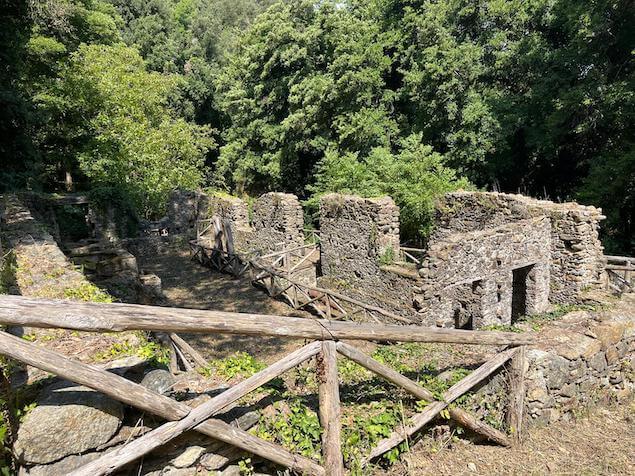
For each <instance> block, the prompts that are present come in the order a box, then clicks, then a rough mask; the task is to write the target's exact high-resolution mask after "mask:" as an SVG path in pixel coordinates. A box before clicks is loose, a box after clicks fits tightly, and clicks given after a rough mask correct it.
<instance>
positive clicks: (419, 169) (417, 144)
mask: <svg viewBox="0 0 635 476" xmlns="http://www.w3.org/2000/svg"><path fill="white" fill-rule="evenodd" d="M469 187H470V184H469V183H468V182H467V180H465V179H461V178H458V177H457V175H456V173H455V172H454V171H453V170H452V169H450V168H449V167H447V166H446V165H445V164H444V159H443V157H442V156H441V155H440V154H439V153H437V152H434V151H433V149H432V147H430V146H426V145H423V144H422V143H421V136H420V135H416V134H415V135H411V136H409V137H407V138H405V139H404V140H403V141H402V142H401V146H400V147H399V150H398V152H396V153H393V152H391V150H390V149H388V148H386V147H375V148H374V149H372V150H371V151H370V153H369V154H368V156H367V157H365V158H363V159H361V160H360V157H359V154H355V153H347V154H345V155H343V156H340V155H338V154H337V153H335V152H334V151H328V152H327V153H326V155H325V157H324V159H323V160H322V161H321V162H320V165H319V167H318V171H317V173H316V181H315V184H313V185H311V186H310V187H309V188H310V190H311V191H312V192H314V195H313V196H312V198H311V199H310V200H309V204H310V205H311V206H313V207H316V205H317V202H318V200H319V196H320V195H321V194H323V193H326V192H339V193H352V194H356V195H361V196H363V197H377V196H381V195H389V196H391V197H392V198H393V199H394V200H395V203H397V205H399V207H400V222H401V234H402V238H405V239H412V240H416V241H418V242H422V241H425V239H426V238H427V237H428V235H429V234H430V231H431V229H432V225H433V218H434V216H433V215H434V207H435V201H436V199H437V198H438V197H439V196H440V195H442V194H444V193H446V192H450V191H454V190H457V189H459V188H469Z"/></svg>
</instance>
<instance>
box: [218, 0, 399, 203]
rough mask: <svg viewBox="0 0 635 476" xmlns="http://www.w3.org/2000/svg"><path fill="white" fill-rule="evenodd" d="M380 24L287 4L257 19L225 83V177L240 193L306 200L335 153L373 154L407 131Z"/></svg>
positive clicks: (328, 7) (221, 98)
mask: <svg viewBox="0 0 635 476" xmlns="http://www.w3.org/2000/svg"><path fill="white" fill-rule="evenodd" d="M379 35H380V32H379V30H378V29H377V27H376V25H374V24H373V23H371V22H367V21H364V20H362V19H360V18H358V17H356V16H354V15H352V14H351V12H350V11H349V10H348V9H347V8H340V7H338V4H331V3H329V2H322V3H320V4H318V5H316V4H315V3H314V2H298V3H295V4H293V5H284V4H278V5H275V6H273V7H271V8H270V9H269V10H267V11H266V12H265V13H264V14H262V15H261V16H260V17H258V19H257V21H256V22H255V23H254V25H253V27H252V28H251V29H250V30H249V31H248V32H247V33H246V34H245V36H244V37H243V38H242V40H241V44H240V48H239V49H238V51H237V53H236V54H235V55H234V56H233V57H232V58H231V59H230V60H229V61H228V63H227V65H226V66H225V67H224V68H223V70H222V71H221V73H220V74H219V77H218V83H217V90H216V92H217V94H218V104H219V107H220V109H221V110H222V111H224V112H225V113H226V114H227V116H228V118H229V125H228V127H227V128H226V130H225V132H224V136H223V139H224V141H225V145H224V146H223V147H222V149H221V153H220V158H219V160H218V162H217V164H216V178H217V180H218V181H219V182H220V183H221V184H224V185H225V186H227V187H229V188H232V189H234V190H236V191H238V192H239V193H242V192H250V193H259V192H262V191H265V190H271V189H276V188H284V189H286V190H290V191H294V192H296V193H300V194H303V193H304V187H305V186H306V185H307V184H308V183H309V182H310V181H311V176H312V173H313V169H314V167H315V165H316V164H317V163H318V162H319V161H320V160H321V158H322V157H323V156H324V154H325V152H326V151H327V150H329V149H334V150H338V151H339V152H341V153H346V152H354V153H358V154H359V155H360V156H362V157H363V156H365V155H367V154H368V153H369V152H370V150H372V149H373V148H374V147H377V146H386V147H389V146H390V145H391V140H392V138H393V137H394V136H397V135H398V134H397V132H398V128H397V124H396V122H395V121H394V119H393V118H391V117H390V107H391V100H392V95H391V94H390V93H389V91H386V90H385V89H384V79H383V76H384V75H385V74H387V73H388V71H389V68H390V59H389V58H388V57H386V56H385V55H384V51H383V45H382V43H381V41H378V40H379Z"/></svg>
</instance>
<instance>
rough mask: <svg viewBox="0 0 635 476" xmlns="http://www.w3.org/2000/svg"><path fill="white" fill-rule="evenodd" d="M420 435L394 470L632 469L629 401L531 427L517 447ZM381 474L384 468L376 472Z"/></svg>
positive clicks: (634, 407) (634, 428)
mask: <svg viewBox="0 0 635 476" xmlns="http://www.w3.org/2000/svg"><path fill="white" fill-rule="evenodd" d="M424 441H425V440H422V442H421V443H420V444H419V445H417V446H415V447H414V448H413V449H412V453H411V455H410V456H406V457H404V458H403V460H402V462H401V463H398V464H397V465H395V466H393V467H392V468H391V469H390V471H389V472H388V474H390V475H393V476H397V475H404V476H405V475H408V476H410V475H413V476H414V475H417V476H419V475H448V476H449V475H452V476H455V475H543V474H550V475H571V476H573V475H576V476H577V475H589V476H594V475H633V474H635V403H634V402H633V401H631V402H630V403H624V404H621V405H619V406H612V407H609V408H596V409H594V410H593V411H591V412H588V413H587V414H584V415H582V416H580V417H579V418H578V419H577V420H576V421H573V422H559V423H556V424H552V425H549V426H548V427H542V428H533V429H532V430H531V431H530V432H529V433H528V437H527V439H526V441H525V442H524V444H523V445H522V446H520V447H518V448H502V447H499V446H489V445H476V444H472V443H469V442H466V441H465V440H458V441H457V442H455V443H451V444H449V445H447V446H444V444H445V443H447V442H445V443H444V442H437V445H436V446H435V445H430V444H429V443H428V444H427V445H426V444H425V443H424ZM376 474H377V475H379V474H386V473H385V472H381V473H376Z"/></svg>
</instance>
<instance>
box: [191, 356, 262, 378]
mask: <svg viewBox="0 0 635 476" xmlns="http://www.w3.org/2000/svg"><path fill="white" fill-rule="evenodd" d="M265 367H266V365H265V364H264V363H262V362H259V361H258V360H256V359H255V358H254V357H253V356H252V355H250V354H248V353H247V352H236V353H235V354H234V355H232V356H230V357H225V358H224V359H217V360H213V361H211V362H210V363H209V365H208V366H207V367H203V368H200V369H199V372H200V373H201V374H202V375H204V376H205V377H213V376H219V377H221V378H223V379H225V380H232V379H233V378H235V377H244V378H247V377H251V376H252V375H254V374H255V373H257V372H260V371H261V370H263V369H264V368H265Z"/></svg>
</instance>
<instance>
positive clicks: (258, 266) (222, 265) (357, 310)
mask: <svg viewBox="0 0 635 476" xmlns="http://www.w3.org/2000/svg"><path fill="white" fill-rule="evenodd" d="M190 247H191V250H192V259H196V260H198V261H199V262H200V263H201V264H203V265H204V266H209V267H211V268H213V269H215V270H217V271H221V272H226V273H230V274H232V275H234V276H240V275H241V274H243V273H245V272H246V271H249V272H250V275H251V281H252V282H253V283H254V284H255V285H257V286H260V287H262V288H264V289H265V290H266V291H267V293H268V294H269V295H270V296H271V297H274V298H279V299H283V300H284V301H286V302H288V303H289V304H290V305H291V306H292V307H293V308H294V309H304V310H307V311H310V312H313V313H315V314H316V315H318V316H320V317H323V318H327V319H347V320H362V321H364V322H366V321H369V320H374V321H375V322H378V323H379V322H382V321H386V318H388V320H389V321H395V322H401V323H405V324H412V323H414V321H413V320H412V319H409V318H407V317H405V316H401V315H399V314H396V313H394V312H390V311H387V310H385V309H382V308H380V307H377V306H373V305H371V304H367V303H364V302H361V301H359V300H357V299H354V298H351V297H348V296H345V295H344V294H341V293H339V292H336V291H333V290H330V289H324V288H321V287H317V286H314V285H312V284H309V283H307V282H306V281H307V280H306V279H305V277H304V276H303V272H304V271H306V270H307V269H315V262H314V260H317V259H319V253H320V249H319V245H318V244H306V245H298V246H294V247H291V248H286V249H283V250H281V251H275V252H272V253H267V254H264V255H260V256H257V255H254V256H253V257H248V256H247V257H245V256H240V255H238V254H236V253H228V252H226V251H223V250H222V249H218V248H214V247H212V246H209V245H207V244H205V243H204V242H202V241H197V240H192V241H191V242H190Z"/></svg>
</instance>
